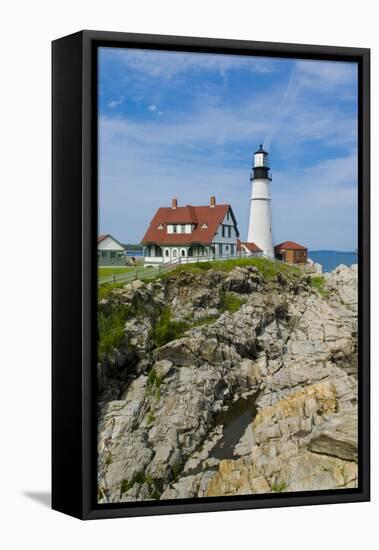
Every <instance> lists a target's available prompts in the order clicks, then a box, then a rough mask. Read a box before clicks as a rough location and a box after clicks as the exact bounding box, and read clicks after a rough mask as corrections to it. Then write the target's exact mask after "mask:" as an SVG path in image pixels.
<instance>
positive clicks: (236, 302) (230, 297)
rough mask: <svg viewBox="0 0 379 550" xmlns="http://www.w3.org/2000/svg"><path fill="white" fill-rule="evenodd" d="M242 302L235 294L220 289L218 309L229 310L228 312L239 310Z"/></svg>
mask: <svg viewBox="0 0 379 550" xmlns="http://www.w3.org/2000/svg"><path fill="white" fill-rule="evenodd" d="M243 303H244V300H242V299H241V298H238V296H235V295H234V294H232V293H231V292H225V291H224V290H220V303H219V310H220V311H222V312H224V311H229V313H235V312H236V311H238V310H239V308H240V307H241V306H242V304H243Z"/></svg>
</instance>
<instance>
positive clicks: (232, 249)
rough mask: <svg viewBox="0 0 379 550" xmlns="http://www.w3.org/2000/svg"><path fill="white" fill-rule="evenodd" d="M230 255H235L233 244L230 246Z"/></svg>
mask: <svg viewBox="0 0 379 550" xmlns="http://www.w3.org/2000/svg"><path fill="white" fill-rule="evenodd" d="M230 253H231V254H234V244H231V245H230Z"/></svg>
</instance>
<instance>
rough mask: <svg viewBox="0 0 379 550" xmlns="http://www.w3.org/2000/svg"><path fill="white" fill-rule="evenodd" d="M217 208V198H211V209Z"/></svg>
mask: <svg viewBox="0 0 379 550" xmlns="http://www.w3.org/2000/svg"><path fill="white" fill-rule="evenodd" d="M215 206H216V197H215V196H213V195H212V196H211V204H210V207H211V208H214V207H215Z"/></svg>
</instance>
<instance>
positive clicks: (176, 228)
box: [172, 225, 178, 233]
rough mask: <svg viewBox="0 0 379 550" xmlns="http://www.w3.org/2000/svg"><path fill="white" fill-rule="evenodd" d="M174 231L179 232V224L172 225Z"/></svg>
mask: <svg viewBox="0 0 379 550" xmlns="http://www.w3.org/2000/svg"><path fill="white" fill-rule="evenodd" d="M172 232H173V233H177V232H178V226H177V225H173V226H172Z"/></svg>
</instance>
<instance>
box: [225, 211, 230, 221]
mask: <svg viewBox="0 0 379 550" xmlns="http://www.w3.org/2000/svg"><path fill="white" fill-rule="evenodd" d="M229 218H230V214H229V210H228V211H227V213H226V219H227V220H229Z"/></svg>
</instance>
